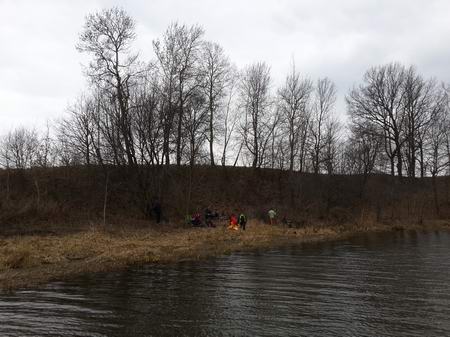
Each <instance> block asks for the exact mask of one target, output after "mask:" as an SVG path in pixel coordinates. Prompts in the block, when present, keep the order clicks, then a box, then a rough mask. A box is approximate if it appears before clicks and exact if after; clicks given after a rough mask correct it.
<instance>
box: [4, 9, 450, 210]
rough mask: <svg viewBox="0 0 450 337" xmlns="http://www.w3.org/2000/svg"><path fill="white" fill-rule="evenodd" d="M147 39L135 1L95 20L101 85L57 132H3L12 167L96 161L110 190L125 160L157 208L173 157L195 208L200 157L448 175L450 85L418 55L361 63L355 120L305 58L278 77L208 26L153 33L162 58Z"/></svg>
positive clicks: (310, 168)
mask: <svg viewBox="0 0 450 337" xmlns="http://www.w3.org/2000/svg"><path fill="white" fill-rule="evenodd" d="M135 38H136V30H135V21H134V19H133V18H132V17H130V16H129V15H128V14H127V13H126V12H125V11H124V10H122V9H119V8H112V9H107V10H103V11H101V12H98V13H93V14H89V15H88V16H87V17H86V21H85V25H84V27H83V28H82V31H81V32H80V35H79V41H78V42H77V44H76V48H77V49H78V50H79V52H80V53H83V54H87V55H89V57H90V62H89V64H86V65H85V67H84V68H83V71H84V73H85V75H86V76H87V78H88V80H89V87H87V88H85V91H84V93H83V94H82V95H80V96H79V97H78V98H77V99H76V100H75V101H74V102H73V103H72V104H70V106H68V107H67V111H66V113H65V115H64V117H63V118H61V119H60V120H59V121H57V122H55V123H51V124H50V125H49V127H48V128H47V129H46V130H41V129H39V130H37V129H29V128H23V127H21V128H17V129H14V130H11V131H10V132H9V133H8V134H6V135H3V136H2V137H1V142H0V166H1V167H2V168H3V172H9V171H17V169H19V170H23V169H29V168H35V169H36V168H49V167H80V166H82V167H91V166H93V167H97V168H99V170H100V171H101V172H102V175H101V177H102V178H101V179H102V181H103V182H105V183H104V186H105V188H107V187H108V184H107V183H108V179H109V174H110V172H111V170H113V169H114V168H117V167H120V168H121V169H124V170H128V171H127V172H129V174H130V175H132V176H133V177H134V178H133V179H135V181H136V186H138V187H137V189H136V191H137V192H136V193H137V194H138V195H139V200H141V203H142V207H143V209H144V212H145V207H146V206H145V205H148V204H149V202H150V199H151V198H152V197H153V196H154V195H161V189H164V185H165V184H166V183H167V177H166V175H167V174H166V173H167V170H168V167H169V165H170V166H171V167H173V166H183V167H184V168H185V169H186V172H188V173H187V174H186V176H185V180H186V183H187V184H190V185H189V186H188V187H187V188H184V189H183V191H184V192H183V194H184V197H185V198H187V200H188V201H186V202H185V203H184V204H186V205H187V206H186V212H188V211H189V208H190V206H189V205H191V202H190V194H191V193H192V186H191V185H192V184H195V183H196V181H195V172H194V169H193V168H194V167H199V165H208V166H227V167H229V166H245V167H253V168H255V169H260V168H261V169H262V168H271V169H280V170H284V171H290V172H294V171H295V172H300V173H311V174H314V175H318V174H320V175H323V176H324V177H326V176H331V175H333V176H335V175H359V176H361V177H363V178H362V179H363V180H364V181H365V179H366V177H368V176H370V175H372V174H387V175H391V176H395V177H396V178H395V180H396V181H397V180H400V181H401V177H404V179H409V178H414V177H420V178H424V177H431V179H432V180H433V184H434V185H436V183H435V179H436V177H437V176H440V175H448V173H449V163H450V103H449V102H450V100H449V95H450V86H449V85H448V84H446V83H441V82H439V80H437V79H434V78H424V76H422V75H421V74H420V73H419V72H418V70H416V68H415V67H414V66H409V65H403V64H399V63H389V64H384V65H376V66H373V67H372V68H370V69H368V70H367V71H366V73H365V74H361V76H362V78H361V82H360V83H355V84H354V87H353V89H352V90H350V91H349V92H348V93H347V94H346V103H347V111H346V113H347V115H348V123H347V124H343V122H342V119H339V118H338V116H339V113H340V114H343V113H345V112H342V111H337V109H336V100H337V89H336V86H335V84H334V83H333V81H332V79H330V78H318V79H311V78H309V77H307V76H305V75H304V74H302V73H300V72H299V71H298V70H297V68H296V66H295V62H292V65H291V69H290V71H289V73H288V74H286V76H285V80H284V82H283V84H282V85H281V86H280V87H278V88H276V87H275V86H274V84H273V83H272V78H271V68H270V65H268V64H266V63H265V62H262V61H259V62H255V63H253V64H249V65H247V66H245V67H244V68H242V69H238V68H237V67H236V66H235V65H234V64H233V62H232V60H230V59H229V58H228V57H227V54H226V51H225V50H223V48H222V47H221V46H220V45H219V44H217V43H215V42H212V41H207V40H205V38H204V30H203V28H202V27H201V26H198V25H193V26H189V25H184V24H180V23H173V24H171V25H170V26H169V27H167V29H166V31H165V32H164V34H163V35H162V36H161V37H159V38H158V39H156V40H154V41H148V48H152V49H153V52H154V53H153V58H152V59H151V60H143V59H142V57H140V55H139V54H138V53H137V52H135V48H134V46H133V43H134V41H135ZM38 170H39V169H38ZM3 175H5V174H3ZM5 179H6V178H5ZM5 179H4V180H2V190H4V191H6V192H5V195H7V196H8V195H9V193H10V192H9V189H10V184H9V180H8V181H6V180H5ZM35 182H36V183H35V184H34V185H35V186H34V189H35V191H36V194H37V195H38V199H39V194H40V191H39V189H40V186H39V184H38V183H37V180H35ZM238 188H239V187H238ZM435 194H436V193H435ZM107 195H108V191H107V190H106V191H105V208H106V196H107ZM435 204H436V205H435V206H436V207H437V208H438V207H439V205H437V203H435Z"/></svg>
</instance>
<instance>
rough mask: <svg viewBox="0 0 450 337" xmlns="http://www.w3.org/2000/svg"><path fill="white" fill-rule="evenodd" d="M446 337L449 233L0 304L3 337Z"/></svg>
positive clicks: (194, 265)
mask: <svg viewBox="0 0 450 337" xmlns="http://www.w3.org/2000/svg"><path fill="white" fill-rule="evenodd" d="M52 335H53V336H396V337H397V336H428V337H431V336H450V233H448V232H427V233H419V232H397V233H394V234H392V233H391V234H383V235H368V236H361V237H357V238H354V239H351V240H347V241H341V242H335V243H322V244H308V245H302V246H298V247H290V248H285V249H276V250H272V251H269V252H260V253H251V254H249V253H239V254H234V255H231V256H226V257H220V258H215V259H210V260H207V261H201V262H191V263H180V264H177V265H172V266H147V267H144V268H138V269H131V270H127V271H123V272H118V273H109V274H101V275H91V276H88V277H83V278H78V279H76V280H73V281H71V282H64V283H53V284H50V285H48V286H47V287H46V288H44V289H43V290H39V291H19V292H17V293H15V294H13V295H0V336H52Z"/></svg>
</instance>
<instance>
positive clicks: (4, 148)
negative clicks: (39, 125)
mask: <svg viewBox="0 0 450 337" xmlns="http://www.w3.org/2000/svg"><path fill="white" fill-rule="evenodd" d="M0 149H1V152H0V159H1V161H2V162H3V165H4V166H5V167H8V168H16V169H26V168H30V167H32V166H33V165H34V164H35V160H36V154H37V152H38V149H39V136H38V134H37V132H36V130H35V129H26V128H24V127H21V128H17V129H15V130H13V131H10V132H9V133H8V134H7V135H6V136H5V137H4V138H3V139H2V142H1V147H0Z"/></svg>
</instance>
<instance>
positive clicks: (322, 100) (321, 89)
mask: <svg viewBox="0 0 450 337" xmlns="http://www.w3.org/2000/svg"><path fill="white" fill-rule="evenodd" d="M335 103H336V86H335V84H334V83H333V82H332V81H331V80H330V79H328V78H323V79H319V80H318V81H317V85H316V88H315V92H314V102H313V107H312V116H311V121H310V123H309V125H310V128H309V136H310V140H311V141H310V142H311V148H310V153H311V162H312V167H313V170H314V173H316V174H317V173H319V172H320V167H321V165H322V159H323V151H324V148H325V146H326V144H325V141H324V138H325V133H326V131H327V128H326V125H327V123H329V122H330V117H331V114H332V113H333V109H334V105H335Z"/></svg>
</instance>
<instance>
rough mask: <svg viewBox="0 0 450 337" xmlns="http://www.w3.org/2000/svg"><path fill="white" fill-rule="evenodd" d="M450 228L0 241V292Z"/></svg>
mask: <svg viewBox="0 0 450 337" xmlns="http://www.w3.org/2000/svg"><path fill="white" fill-rule="evenodd" d="M395 230H450V222H448V221H441V222H436V221H435V222H430V223H425V224H423V225H385V224H378V223H377V224H375V223H374V224H366V225H354V224H353V225H341V226H325V225H322V226H320V225H314V226H308V227H302V228H286V227H280V226H270V225H266V224H261V223H258V222H256V221H249V223H248V225H247V230H246V231H230V230H228V229H226V228H225V226H218V227H216V228H186V229H179V228H167V229H162V230H161V229H159V230H158V229H153V228H148V229H126V228H124V229H122V230H117V231H107V230H104V229H95V228H94V229H91V230H86V231H83V232H80V233H76V234H63V235H30V236H15V237H11V238H2V239H0V292H7V291H14V290H19V289H24V288H32V287H39V286H42V285H45V284H47V283H49V282H52V281H64V280H67V279H70V278H72V277H75V276H79V275H83V274H90V273H99V272H109V271H116V270H121V269H124V268H127V267H130V266H136V265H144V264H170V263H177V262H182V261H192V260H201V259H205V258H208V257H214V256H220V255H226V254H230V253H233V252H238V251H241V252H242V251H252V250H258V249H270V248H273V247H281V246H285V245H295V244H302V243H309V242H324V241H335V240H341V239H346V238H348V237H351V236H354V235H358V234H364V233H374V232H389V231H395Z"/></svg>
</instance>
